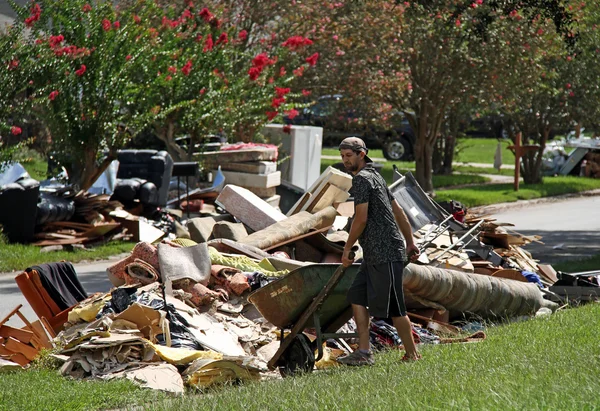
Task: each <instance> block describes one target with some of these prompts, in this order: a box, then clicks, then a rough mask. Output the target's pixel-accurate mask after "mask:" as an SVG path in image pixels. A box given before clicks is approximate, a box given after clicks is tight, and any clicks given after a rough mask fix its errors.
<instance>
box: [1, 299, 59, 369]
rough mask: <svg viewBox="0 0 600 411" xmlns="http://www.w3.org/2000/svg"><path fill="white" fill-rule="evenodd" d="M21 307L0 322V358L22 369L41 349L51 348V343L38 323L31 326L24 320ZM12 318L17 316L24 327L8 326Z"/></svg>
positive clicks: (20, 305)
mask: <svg viewBox="0 0 600 411" xmlns="http://www.w3.org/2000/svg"><path fill="white" fill-rule="evenodd" d="M22 307H23V305H22V304H19V305H18V306H17V307H15V309H14V310H12V311H11V312H10V313H9V314H8V315H7V316H6V317H4V318H3V319H2V320H0V358H2V359H5V360H9V361H12V362H14V363H16V364H19V365H20V366H22V367H24V366H26V365H27V364H29V362H30V361H32V360H33V359H34V358H35V357H37V355H38V352H39V351H40V350H41V349H42V348H52V343H51V342H50V340H49V339H48V336H47V335H46V331H45V329H44V327H43V326H42V324H41V323H40V322H39V321H35V322H34V323H33V324H32V323H30V322H29V320H27V318H25V316H24V315H23V313H21V308H22ZM13 316H18V317H19V318H20V319H21V321H22V322H23V323H24V324H25V326H24V327H23V328H17V327H15V326H14V325H13V326H10V325H8V324H7V323H8V322H9V320H10V319H11V318H12V317H13Z"/></svg>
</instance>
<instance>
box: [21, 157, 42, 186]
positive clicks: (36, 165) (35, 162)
mask: <svg viewBox="0 0 600 411" xmlns="http://www.w3.org/2000/svg"><path fill="white" fill-rule="evenodd" d="M20 163H21V165H22V166H23V168H25V170H27V172H28V173H29V175H30V176H31V178H33V179H35V180H38V181H43V180H45V179H46V178H47V176H46V172H47V171H48V162H46V161H44V160H40V159H38V158H35V157H33V158H30V159H27V160H22V161H21V162H20Z"/></svg>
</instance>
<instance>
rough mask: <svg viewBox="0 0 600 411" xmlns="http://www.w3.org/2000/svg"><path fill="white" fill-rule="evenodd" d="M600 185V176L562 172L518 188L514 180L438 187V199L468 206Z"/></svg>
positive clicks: (587, 188)
mask: <svg viewBox="0 0 600 411" xmlns="http://www.w3.org/2000/svg"><path fill="white" fill-rule="evenodd" d="M597 188H600V179H593V178H585V177H576V176H559V177H545V178H544V182H543V183H542V184H529V185H525V184H521V185H520V187H519V191H514V189H513V185H512V184H484V185H475V186H471V187H461V188H459V189H447V190H438V191H436V197H435V199H436V201H446V200H456V201H460V202H461V203H463V204H464V205H466V206H467V207H476V206H483V205H489V204H497V203H505V202H513V201H518V200H531V199H535V198H542V197H551V196H558V195H562V194H570V193H579V192H582V191H587V190H593V189H597Z"/></svg>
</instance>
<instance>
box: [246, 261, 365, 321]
mask: <svg viewBox="0 0 600 411" xmlns="http://www.w3.org/2000/svg"><path fill="white" fill-rule="evenodd" d="M339 266H340V265H339V264H311V265H306V266H303V267H300V268H297V269H295V270H293V271H291V272H290V273H289V274H287V275H286V276H285V277H282V278H280V279H278V280H275V281H273V282H272V283H269V284H267V285H266V286H264V287H262V288H259V289H258V290H256V291H255V292H253V293H252V294H250V296H249V297H248V300H249V301H250V302H251V303H252V304H254V306H255V307H256V309H257V310H258V311H259V312H260V313H261V315H262V316H263V317H264V318H265V319H266V320H267V321H269V322H271V323H272V324H273V325H275V326H277V327H279V328H282V329H283V328H291V326H293V324H295V322H296V321H297V320H298V319H299V318H300V316H301V315H302V313H303V312H304V311H305V310H306V309H307V308H308V306H309V305H310V303H311V302H312V301H313V299H314V298H315V297H316V296H317V295H318V294H319V292H320V291H321V290H322V289H323V288H324V287H325V285H326V284H327V282H328V281H329V279H330V278H331V277H332V275H333V273H334V272H335V270H336V269H337V268H338V267H339ZM359 267H360V264H353V265H352V266H350V267H348V268H347V269H346V271H345V273H344V275H343V276H342V278H341V280H340V282H339V283H338V284H337V285H336V286H335V288H334V289H333V290H332V292H331V293H330V294H329V296H328V297H327V298H326V299H325V301H323V305H322V306H321V308H320V309H319V318H318V319H319V322H320V323H321V324H322V325H324V326H326V325H327V324H331V323H332V322H334V321H335V322H336V323H337V322H339V321H341V322H342V324H343V323H345V322H346V321H348V320H349V319H350V318H351V311H350V310H349V307H350V303H348V301H347V300H346V294H347V293H348V290H349V289H350V286H351V285H352V282H353V281H354V278H355V277H356V274H357V273H358V269H359ZM342 315H346V316H347V317H348V318H346V319H345V320H344V319H340V316H342ZM313 326H314V323H313V321H312V319H311V320H309V321H308V323H307V324H306V328H311V327H313Z"/></svg>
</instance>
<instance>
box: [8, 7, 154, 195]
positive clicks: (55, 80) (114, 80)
mask: <svg viewBox="0 0 600 411" xmlns="http://www.w3.org/2000/svg"><path fill="white" fill-rule="evenodd" d="M9 1H10V0H9ZM10 3H11V5H12V6H13V8H14V9H15V12H16V13H17V15H18V20H17V22H16V23H15V25H14V27H13V28H12V30H14V31H15V32H19V33H21V41H20V43H19V52H20V53H21V54H22V55H23V58H22V59H21V62H22V63H23V62H25V61H26V62H27V64H26V65H25V64H23V65H22V66H19V67H17V71H18V75H19V76H21V77H22V78H24V79H26V80H27V82H28V98H27V99H26V100H25V102H24V104H25V107H24V108H26V109H27V110H28V111H29V112H30V114H32V115H33V116H35V117H37V118H38V119H39V120H40V121H41V122H42V123H43V125H44V127H45V128H46V129H47V130H48V133H49V135H50V137H51V140H52V150H53V151H54V152H55V153H56V157H57V158H58V159H59V161H60V162H61V163H62V164H63V165H64V166H65V168H66V170H67V172H68V175H69V179H70V182H71V183H74V184H77V185H79V186H80V187H81V188H82V189H87V188H89V187H90V186H91V184H93V182H94V181H95V180H96V178H97V177H98V176H99V175H100V174H101V173H102V172H103V171H104V170H105V169H106V167H107V166H108V164H110V162H111V161H112V160H113V159H114V158H115V157H116V151H117V150H118V149H119V148H121V147H122V146H123V144H124V143H125V142H126V141H127V140H128V139H129V138H130V136H131V134H130V133H129V132H128V125H129V124H130V123H131V122H132V121H133V120H135V119H136V118H138V117H139V116H140V114H141V113H140V112H139V110H138V109H137V106H136V101H138V100H139V99H141V98H143V87H140V86H139V84H138V81H142V82H143V75H140V73H143V69H142V68H141V63H142V62H143V59H139V60H138V57H139V56H141V55H143V54H144V53H147V52H148V50H149V48H150V47H149V44H148V41H147V38H148V33H147V30H146V28H145V27H144V26H142V25H140V24H138V22H136V20H135V18H134V17H135V16H134V15H133V14H132V13H130V12H128V11H127V10H122V11H118V10H117V9H116V8H115V7H113V5H112V3H111V2H90V3H88V2H86V1H82V0H65V1H61V2H56V1H49V0H40V1H37V2H32V3H30V4H28V5H27V6H25V7H19V6H18V5H16V4H15V3H14V2H12V1H10ZM127 55H132V56H135V58H134V59H132V61H130V62H127V61H126V59H125V57H126V56H127ZM138 61H139V62H138ZM104 153H106V154H107V156H103V154H104Z"/></svg>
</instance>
